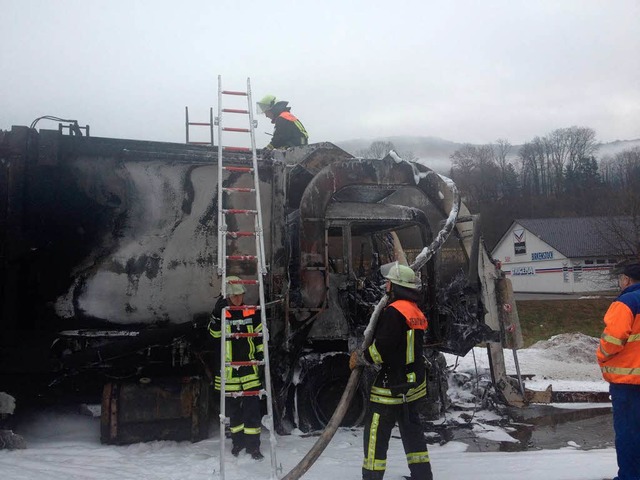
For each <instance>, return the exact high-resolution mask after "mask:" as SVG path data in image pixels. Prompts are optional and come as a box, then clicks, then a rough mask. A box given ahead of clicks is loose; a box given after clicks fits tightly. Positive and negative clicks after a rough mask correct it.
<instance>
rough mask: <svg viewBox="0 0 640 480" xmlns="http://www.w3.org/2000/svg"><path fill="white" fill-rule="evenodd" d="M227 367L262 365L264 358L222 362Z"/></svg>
mask: <svg viewBox="0 0 640 480" xmlns="http://www.w3.org/2000/svg"><path fill="white" fill-rule="evenodd" d="M224 364H225V366H227V367H252V366H254V365H264V360H247V361H244V362H224Z"/></svg>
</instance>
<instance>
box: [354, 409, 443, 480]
mask: <svg viewBox="0 0 640 480" xmlns="http://www.w3.org/2000/svg"><path fill="white" fill-rule="evenodd" d="M424 401H425V400H424V398H422V399H419V400H415V401H413V402H408V403H404V404H395V405H385V404H381V403H376V402H369V413H368V415H367V419H366V420H365V426H364V462H363V464H362V478H363V479H364V480H382V477H383V476H384V472H385V470H386V468H387V450H388V448H389V439H390V438H391V430H392V429H393V427H394V426H395V425H396V423H397V424H398V427H399V428H400V437H401V438H402V445H403V447H404V452H405V454H406V457H407V464H408V465H409V470H410V471H411V480H433V474H432V473H431V463H429V451H428V450H427V442H426V440H425V438H424V429H423V427H422V423H421V421H420V416H419V407H420V406H421V404H422V403H423V402H424Z"/></svg>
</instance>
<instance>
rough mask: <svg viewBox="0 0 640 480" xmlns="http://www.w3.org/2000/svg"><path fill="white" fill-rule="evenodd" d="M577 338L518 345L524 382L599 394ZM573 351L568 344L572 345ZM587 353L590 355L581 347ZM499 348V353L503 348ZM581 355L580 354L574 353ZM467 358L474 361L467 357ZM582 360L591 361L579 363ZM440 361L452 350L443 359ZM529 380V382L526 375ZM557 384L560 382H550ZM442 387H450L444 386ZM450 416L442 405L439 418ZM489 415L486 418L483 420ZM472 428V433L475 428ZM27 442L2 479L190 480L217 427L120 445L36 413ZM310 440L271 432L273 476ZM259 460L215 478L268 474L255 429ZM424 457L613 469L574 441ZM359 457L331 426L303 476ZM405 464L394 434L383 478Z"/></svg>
mask: <svg viewBox="0 0 640 480" xmlns="http://www.w3.org/2000/svg"><path fill="white" fill-rule="evenodd" d="M582 337H583V336H579V335H578V336H560V338H555V337H554V338H552V339H550V340H549V341H547V342H543V343H541V344H537V345H535V346H534V347H532V348H529V349H526V350H521V351H519V352H518V358H519V360H520V367H521V370H522V373H526V374H535V377H534V380H529V381H528V382H527V387H528V388H532V389H537V388H535V386H537V385H539V386H540V388H546V386H547V385H549V384H552V385H553V388H554V390H562V389H569V388H570V387H571V388H572V389H574V390H591V391H604V390H606V389H607V384H606V383H605V382H603V381H602V380H601V378H600V374H599V371H598V367H597V365H596V364H595V358H594V355H595V354H594V353H593V352H594V350H595V349H594V348H592V347H593V345H592V343H593V340H590V339H589V338H582ZM572 348H573V350H572ZM589 350H590V352H591V353H589ZM505 353H508V352H505ZM582 354H584V355H582ZM474 355H475V362H474ZM589 358H592V359H593V360H592V361H591V362H589V361H588V359H589ZM447 361H448V364H449V365H453V364H455V357H451V356H447ZM476 368H477V369H478V370H479V372H480V374H481V375H483V369H486V368H488V362H487V359H486V352H485V351H484V350H483V349H481V348H476V349H474V352H473V353H471V352H470V353H469V354H468V355H467V356H466V357H464V358H463V359H459V361H458V365H457V368H456V371H457V372H460V373H465V372H475V370H476ZM507 368H508V370H510V372H515V368H514V363H513V358H512V357H510V356H508V357H507ZM536 378H537V379H536ZM558 385H562V388H558ZM451 393H454V394H455V393H456V387H453V388H452V390H451ZM456 415H459V413H456V412H455V411H454V412H451V413H450V412H448V413H447V416H448V418H449V420H452V419H455V417H456ZM473 415H474V417H475V419H476V420H477V421H476V422H474V424H473V426H472V428H473V430H474V433H479V434H480V435H484V436H485V438H490V439H492V440H495V441H498V442H504V441H513V438H512V437H511V436H509V430H510V428H509V426H507V427H496V426H494V425H492V424H491V422H492V421H496V420H499V419H500V415H498V414H496V413H495V412H492V411H489V410H478V411H474V412H473ZM487 422H489V423H487ZM475 430H478V432H475ZM18 433H20V434H22V435H23V436H24V438H25V440H26V442H27V444H28V448H27V449H25V450H12V451H9V450H0V479H2V480H5V479H6V480H94V479H95V480H129V479H131V480H133V479H136V480H151V479H153V480H159V479H163V480H183V479H184V480H199V479H203V480H204V479H219V478H220V473H219V446H220V444H219V438H218V435H217V433H215V432H214V433H213V435H212V436H211V437H210V438H209V439H207V440H204V441H201V442H198V443H193V444H192V443H190V442H171V441H158V442H148V443H139V444H133V445H128V446H111V445H102V444H100V425H99V419H98V418H95V417H91V416H88V415H81V414H78V413H52V412H39V413H38V414H37V415H35V416H33V418H31V419H30V421H29V422H27V423H25V424H23V425H21V430H20V432H18ZM315 441H316V437H303V436H298V435H289V436H279V437H277V442H278V446H277V450H276V451H277V459H278V463H279V464H281V465H282V472H281V473H280V474H279V476H280V477H281V476H283V475H284V474H286V473H287V472H288V471H289V470H290V469H291V468H293V467H294V466H295V465H296V463H297V462H298V461H300V460H301V459H302V458H303V457H304V455H305V454H306V453H307V451H308V450H309V448H311V446H312V445H313V444H314V442H315ZM262 442H263V453H264V454H265V459H264V460H263V461H260V462H255V461H253V460H251V459H250V457H248V456H247V455H245V454H244V453H243V454H241V455H240V457H239V458H234V457H232V456H231V455H230V454H229V450H230V448H231V447H230V443H229V442H227V445H226V449H227V455H226V458H227V463H226V467H225V472H226V475H225V478H227V479H229V480H240V479H242V480H253V479H256V480H257V479H267V478H270V477H271V469H270V457H269V440H268V434H267V432H264V433H263V439H262ZM429 450H430V456H431V461H432V466H433V471H434V478H435V479H436V480H446V479H452V480H453V479H456V480H457V479H463V478H469V479H473V480H529V479H531V480H533V479H540V478H544V479H545V480H601V479H602V478H606V477H613V476H614V474H615V472H616V470H617V467H616V460H615V450H614V449H613V448H604V449H591V450H582V449H580V447H579V445H578V442H574V441H568V442H567V444H566V446H564V447H563V448H559V449H554V450H537V451H524V452H470V451H468V448H467V446H466V445H465V444H464V443H461V442H459V441H450V442H447V443H444V444H439V443H435V444H433V445H430V447H429ZM361 462H362V429H361V428H355V429H340V430H339V431H338V433H337V434H336V435H335V437H334V439H333V441H332V442H331V443H330V445H329V446H328V447H327V449H326V450H325V452H324V453H323V455H322V456H321V457H320V458H319V459H318V461H317V462H316V464H315V465H313V466H312V467H311V469H310V470H309V471H308V472H307V473H306V474H305V476H304V478H305V479H309V480H326V479H347V478H350V479H359V478H361V471H360V467H361ZM408 474H409V471H408V468H407V466H406V463H405V460H404V453H403V450H402V444H401V441H400V439H399V438H398V434H397V432H396V433H395V434H394V437H393V438H392V441H391V444H390V448H389V456H388V468H387V473H386V475H385V478H386V479H395V480H399V479H400V478H401V476H402V475H408Z"/></svg>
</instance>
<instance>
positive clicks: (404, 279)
mask: <svg viewBox="0 0 640 480" xmlns="http://www.w3.org/2000/svg"><path fill="white" fill-rule="evenodd" d="M380 273H381V274H382V276H383V277H384V278H386V279H387V280H389V281H390V282H391V283H395V284H396V285H400V286H401V287H406V288H412V289H414V290H416V289H418V288H419V285H418V284H417V283H416V272H414V271H413V270H411V268H409V267H407V266H406V265H402V264H400V263H399V262H398V261H395V262H391V263H385V264H384V265H382V266H381V267H380Z"/></svg>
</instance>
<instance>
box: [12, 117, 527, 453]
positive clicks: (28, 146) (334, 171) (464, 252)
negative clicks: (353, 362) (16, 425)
mask: <svg viewBox="0 0 640 480" xmlns="http://www.w3.org/2000/svg"><path fill="white" fill-rule="evenodd" d="M267 153H268V154H267ZM225 155H226V157H225V162H226V164H231V165H237V166H246V165H248V164H249V163H250V162H251V155H248V154H245V153H225ZM217 158H218V154H217V149H216V147H212V146H198V145H189V144H175V143H162V142H147V141H137V140H123V139H113V138H99V137H90V136H86V135H79V134H77V132H76V134H68V135H67V134H65V132H63V131H62V129H59V130H40V131H37V130H35V129H33V128H28V127H20V126H14V127H12V129H11V130H9V131H3V132H0V222H1V223H2V229H1V231H2V234H1V236H0V276H1V287H0V309H1V310H0V311H1V315H2V316H1V319H0V322H1V323H0V331H1V340H0V382H1V383H0V390H2V391H6V392H8V393H10V394H11V395H13V396H14V397H16V398H17V399H18V402H19V404H20V402H29V401H30V400H33V399H36V398H37V399H41V400H42V399H45V400H46V399H57V398H59V396H61V395H69V394H74V395H78V396H82V397H83V398H88V399H91V398H97V399H98V400H100V399H101V401H102V427H103V431H102V439H103V441H105V442H111V443H118V442H121V443H126V442H128V441H136V440H147V439H150V438H168V437H171V438H178V439H181V438H184V439H191V440H197V439H199V438H203V437H204V436H206V435H207V432H206V429H207V415H208V414H209V413H210V411H211V409H210V408H209V403H210V402H212V403H214V404H215V403H217V399H216V398H214V397H213V393H212V391H211V387H210V383H211V375H212V372H211V364H210V361H209V360H210V355H209V354H210V353H211V352H209V351H208V350H207V348H208V347H207V345H208V343H207V340H208V332H207V322H208V319H209V314H210V312H211V310H212V308H213V306H214V304H215V300H216V297H217V296H218V295H219V294H220V292H221V285H220V283H221V279H220V277H219V276H218V271H217V265H216V263H217V249H218V234H219V229H218V225H217V222H218V220H217V218H218V208H219V205H218V191H217V190H218V168H217V162H218V160H217ZM225 175H226V178H224V179H223V184H224V185H226V186H235V187H240V188H241V187H246V186H248V180H247V178H246V177H247V175H246V174H245V173H243V169H237V171H234V170H233V169H231V170H230V171H227V172H225ZM258 176H259V185H260V199H261V205H262V218H263V225H264V243H265V259H266V265H267V274H266V276H265V277H264V284H265V301H266V306H267V322H268V326H269V331H270V338H269V349H270V350H269V351H270V357H271V364H270V372H271V379H272V383H273V388H272V391H273V398H274V402H273V403H274V411H275V417H276V418H275V423H276V425H277V427H278V429H279V431H281V432H287V431H290V430H291V429H292V428H294V427H298V428H300V429H302V430H304V431H309V430H314V429H319V428H322V427H323V425H324V424H325V423H326V421H327V420H328V419H329V417H330V416H331V413H332V411H333V410H332V409H333V407H335V405H336V404H337V402H338V399H339V397H340V394H341V393H342V390H343V389H344V386H345V384H346V381H347V378H348V376H349V370H348V365H347V363H348V353H349V351H350V350H352V349H353V348H355V347H356V346H357V345H359V342H360V341H361V340H362V337H363V332H364V330H365V328H366V326H367V322H368V320H369V318H370V316H371V313H372V310H373V308H374V306H375V304H376V302H377V301H378V300H379V299H380V298H381V296H382V282H381V277H380V276H379V273H378V272H379V268H378V267H379V266H380V265H382V264H384V263H387V262H389V261H393V260H404V259H405V258H406V259H407V261H408V263H409V264H410V263H411V262H412V261H413V260H414V259H415V258H416V256H418V255H419V254H420V253H421V252H422V251H423V249H424V247H425V246H426V245H429V244H431V243H432V242H433V240H434V237H435V236H436V235H438V233H439V232H440V231H441V229H442V227H443V225H444V224H445V223H446V222H453V229H452V232H451V235H449V237H448V238H447V239H446V241H443V243H442V245H441V247H440V248H439V249H438V250H437V251H435V254H434V255H433V256H432V257H431V258H430V260H429V261H428V262H427V263H426V264H425V265H424V267H422V268H421V270H420V271H419V277H420V279H421V282H422V285H423V290H422V291H423V295H424V299H423V300H424V302H423V303H424V305H425V308H426V314H427V317H428V318H429V322H430V336H429V338H428V343H429V345H428V347H429V348H430V349H431V350H432V351H434V352H438V351H439V352H450V353H456V354H460V355H464V354H466V353H467V352H468V351H469V350H470V349H471V348H472V347H473V346H474V345H476V344H477V343H479V342H483V343H484V342H487V344H488V345H490V346H491V345H493V346H494V347H500V346H501V342H504V341H505V325H507V326H508V324H509V323H512V322H514V321H515V320H514V318H513V313H505V312H506V311H507V309H502V308H500V306H502V305H503V304H504V303H505V302H507V301H509V300H508V298H507V297H508V294H509V292H508V285H507V286H506V287H505V285H504V278H503V276H502V275H501V272H500V270H499V269H498V268H496V266H494V265H493V263H492V262H491V259H490V258H489V256H488V254H487V253H486V251H485V249H484V248H483V245H482V242H481V238H480V235H479V231H478V222H477V218H476V217H475V216H473V215H471V214H470V213H469V212H468V211H467V210H466V208H465V207H464V205H463V204H460V200H459V198H458V195H457V192H456V190H455V186H454V185H453V184H452V183H451V182H450V181H448V180H447V179H445V178H442V177H440V176H439V175H438V174H436V173H434V172H433V171H431V170H430V169H429V168H427V167H425V166H423V165H421V164H418V163H413V162H408V161H404V160H402V159H401V158H399V157H398V156H397V155H395V154H394V153H393V152H391V153H390V154H389V155H388V156H387V157H386V158H383V159H362V158H354V157H353V156H352V155H350V154H348V153H346V152H345V151H343V150H341V149H340V148H338V147H336V146H334V145H332V144H330V143H320V144H313V145H308V146H304V147H298V148H293V149H289V150H286V151H275V152H260V151H258ZM237 202H238V203H237V205H234V207H237V208H243V205H242V201H241V200H238V201H237ZM235 221H237V222H238V225H235V226H236V227H238V229H241V228H242V225H240V223H242V222H243V221H244V220H243V219H242V218H241V217H240V218H239V219H238V220H235ZM242 241H243V240H242V239H240V238H239V239H237V241H233V242H231V244H230V247H227V251H228V254H231V255H233V254H234V252H236V253H238V254H239V255H241V253H242V252H243V250H244V247H243V245H242ZM255 268H256V265H255V262H254V263H251V262H242V261H239V262H235V263H234V264H233V265H232V266H230V267H228V269H227V274H228V275H237V276H240V277H242V276H243V275H249V274H253V275H254V276H255V274H256V272H255ZM501 282H502V283H501ZM505 292H506V293H505ZM251 295H252V291H251V289H250V288H249V289H248V293H247V296H248V297H250V296H251ZM248 300H251V298H249V299H248ZM509 331H510V330H509ZM489 351H490V352H491V353H490V354H491V355H492V366H493V368H494V373H495V372H497V375H498V376H499V378H495V379H494V381H496V383H497V384H501V391H502V393H503V394H505V396H507V397H511V398H512V399H515V401H516V402H517V401H519V400H522V398H521V397H518V394H519V392H518V391H517V389H515V388H514V387H513V386H511V383H510V382H509V381H508V379H507V378H506V376H504V375H502V373H501V372H503V370H504V368H503V365H501V362H502V361H503V360H502V350H501V348H494V349H493V350H492V349H489ZM500 375H502V376H500ZM503 377H504V378H503ZM362 383H363V387H362V392H360V394H359V395H356V398H355V400H354V402H353V404H352V406H351V409H350V410H349V413H348V414H347V415H346V417H345V419H344V422H345V423H346V424H356V423H357V422H358V421H359V419H360V417H361V415H362V412H363V411H364V407H363V405H364V402H365V393H364V392H365V390H366V385H365V384H366V380H365V381H363V382H362ZM432 390H433V389H432ZM516 397H518V398H516ZM150 432H151V433H150ZM167 432H173V433H171V434H169V433H167ZM176 432H178V433H176ZM171 435H172V436H171Z"/></svg>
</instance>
